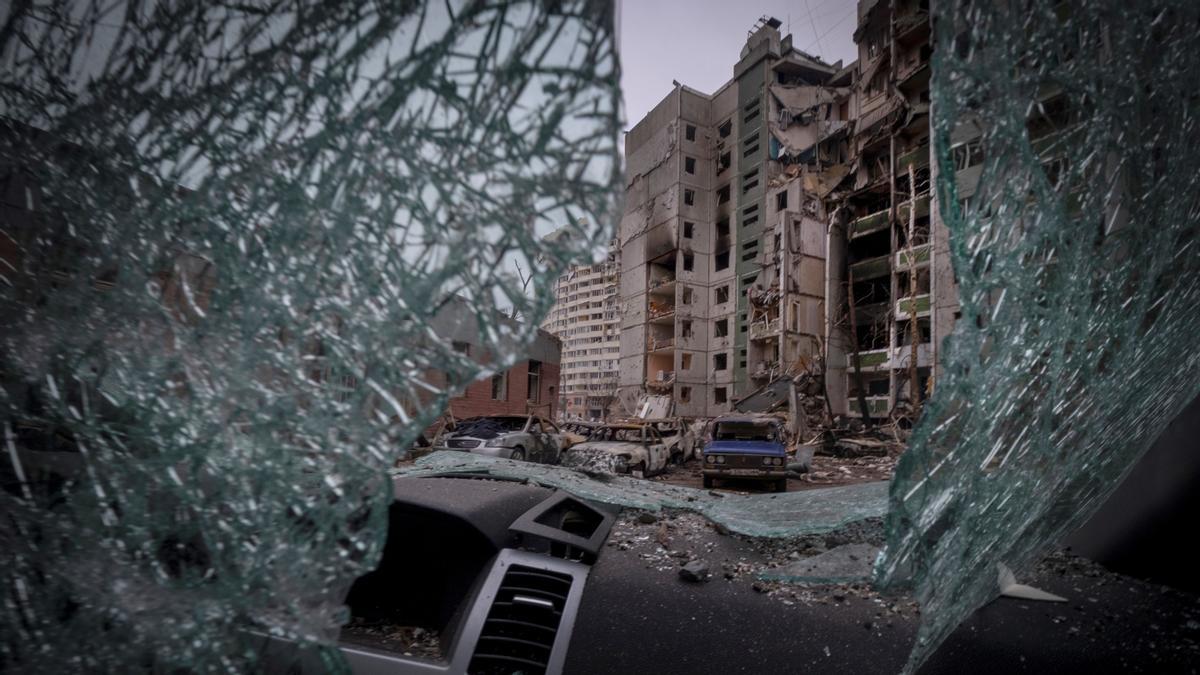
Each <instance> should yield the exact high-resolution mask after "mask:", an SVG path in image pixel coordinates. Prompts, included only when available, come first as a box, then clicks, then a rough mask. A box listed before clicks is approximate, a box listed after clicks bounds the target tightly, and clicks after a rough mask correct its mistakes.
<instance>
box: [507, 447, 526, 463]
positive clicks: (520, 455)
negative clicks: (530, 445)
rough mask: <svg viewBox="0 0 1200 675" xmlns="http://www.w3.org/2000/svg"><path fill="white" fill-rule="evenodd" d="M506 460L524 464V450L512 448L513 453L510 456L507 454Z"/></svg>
mask: <svg viewBox="0 0 1200 675" xmlns="http://www.w3.org/2000/svg"><path fill="white" fill-rule="evenodd" d="M508 458H509V459H512V460H515V461H518V462H524V461H525V448H520V447H518V448H513V451H512V453H511V454H509V456H508Z"/></svg>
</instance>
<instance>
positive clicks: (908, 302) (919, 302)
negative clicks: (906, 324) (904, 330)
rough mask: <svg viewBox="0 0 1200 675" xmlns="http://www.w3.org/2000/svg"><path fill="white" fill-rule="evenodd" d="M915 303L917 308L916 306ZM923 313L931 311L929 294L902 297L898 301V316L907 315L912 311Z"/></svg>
mask: <svg viewBox="0 0 1200 675" xmlns="http://www.w3.org/2000/svg"><path fill="white" fill-rule="evenodd" d="M914 303H915V308H914ZM914 311H915V312H916V313H917V314H921V313H924V312H928V311H929V294H928V293H926V294H924V295H918V296H916V297H915V298H914V297H905V298H900V299H899V300H897V301H896V316H897V317H906V316H908V315H909V314H911V313H912V312H914Z"/></svg>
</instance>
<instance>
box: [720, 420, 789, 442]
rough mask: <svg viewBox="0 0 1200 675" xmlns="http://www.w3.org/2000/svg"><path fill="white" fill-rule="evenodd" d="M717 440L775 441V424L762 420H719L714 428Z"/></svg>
mask: <svg viewBox="0 0 1200 675" xmlns="http://www.w3.org/2000/svg"><path fill="white" fill-rule="evenodd" d="M713 440H716V441H773V440H775V426H774V425H772V424H765V423H761V422H717V423H716V425H715V428H714V429H713Z"/></svg>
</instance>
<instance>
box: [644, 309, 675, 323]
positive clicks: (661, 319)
mask: <svg viewBox="0 0 1200 675" xmlns="http://www.w3.org/2000/svg"><path fill="white" fill-rule="evenodd" d="M647 318H648V319H649V322H650V323H656V324H672V323H674V322H675V308H674V307H671V308H669V309H664V310H656V311H651V312H650V313H649V314H648V315H647Z"/></svg>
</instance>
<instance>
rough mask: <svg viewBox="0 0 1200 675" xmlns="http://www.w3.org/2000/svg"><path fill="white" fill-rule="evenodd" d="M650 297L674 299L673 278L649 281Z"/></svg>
mask: <svg viewBox="0 0 1200 675" xmlns="http://www.w3.org/2000/svg"><path fill="white" fill-rule="evenodd" d="M650 294H651V295H670V296H671V297H672V298H673V297H675V277H673V276H671V277H661V278H658V279H651V280H650Z"/></svg>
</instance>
